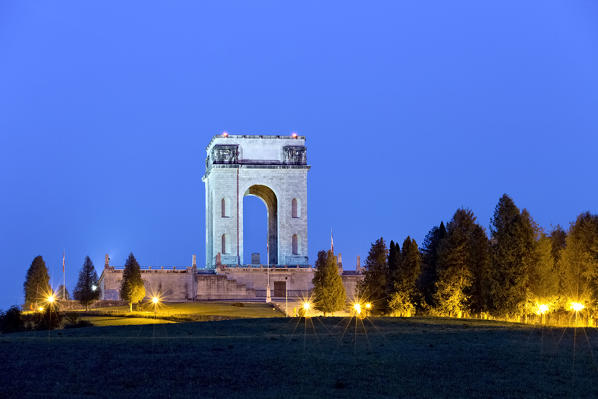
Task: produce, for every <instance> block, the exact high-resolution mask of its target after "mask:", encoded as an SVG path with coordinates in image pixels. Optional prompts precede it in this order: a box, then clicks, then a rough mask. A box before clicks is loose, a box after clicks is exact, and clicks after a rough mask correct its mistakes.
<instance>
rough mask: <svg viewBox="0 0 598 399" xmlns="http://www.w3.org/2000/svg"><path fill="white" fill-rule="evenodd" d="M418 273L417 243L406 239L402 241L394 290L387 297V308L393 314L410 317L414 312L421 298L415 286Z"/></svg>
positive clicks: (418, 255) (419, 264) (419, 263)
mask: <svg viewBox="0 0 598 399" xmlns="http://www.w3.org/2000/svg"><path fill="white" fill-rule="evenodd" d="M397 247H398V244H397ZM389 259H390V256H389ZM420 271H421V258H420V253H419V249H418V248H417V243H416V242H415V240H413V239H411V238H410V237H407V238H406V239H405V241H403V248H402V250H401V257H400V265H399V268H398V272H397V273H396V280H395V281H394V290H393V292H392V294H391V295H390V297H389V305H388V307H389V308H390V310H391V311H392V312H393V313H398V314H399V315H401V316H411V314H412V313H413V312H414V310H415V306H416V305H417V304H418V302H419V301H420V297H421V296H420V295H419V291H418V290H417V284H416V283H417V278H418V276H419V274H420Z"/></svg>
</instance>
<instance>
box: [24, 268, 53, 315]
mask: <svg viewBox="0 0 598 399" xmlns="http://www.w3.org/2000/svg"><path fill="white" fill-rule="evenodd" d="M23 288H24V289H25V304H26V305H28V306H30V307H31V306H34V307H35V308H37V303H38V302H41V301H43V300H44V299H45V297H46V296H47V295H48V294H50V293H51V289H50V276H49V275H48V268H47V267H46V262H44V259H43V258H42V257H41V256H36V257H35V258H34V259H33V262H31V266H29V269H28V270H27V276H26V277H25V283H24V284H23Z"/></svg>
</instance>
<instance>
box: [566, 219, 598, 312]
mask: <svg viewBox="0 0 598 399" xmlns="http://www.w3.org/2000/svg"><path fill="white" fill-rule="evenodd" d="M559 268H560V270H561V272H562V282H561V285H562V295H563V297H564V298H565V299H566V300H568V301H576V302H582V303H584V304H585V305H586V306H588V305H592V304H593V305H595V304H597V303H598V216H597V215H591V214H590V213H589V212H585V213H582V214H581V215H579V216H578V217H577V220H576V221H575V223H573V224H572V225H571V227H570V229H569V234H567V244H566V246H565V249H564V250H563V251H562V252H561V257H560V259H559Z"/></svg>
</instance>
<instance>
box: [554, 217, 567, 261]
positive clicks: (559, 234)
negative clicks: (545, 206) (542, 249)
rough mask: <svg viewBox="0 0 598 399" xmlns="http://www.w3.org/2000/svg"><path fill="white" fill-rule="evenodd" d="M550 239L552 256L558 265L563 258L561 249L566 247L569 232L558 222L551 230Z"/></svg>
mask: <svg viewBox="0 0 598 399" xmlns="http://www.w3.org/2000/svg"><path fill="white" fill-rule="evenodd" d="M550 241H551V244H552V245H551V247H552V252H551V253H552V258H553V259H554V264H555V265H556V264H558V262H559V259H560V258H561V251H562V250H563V249H565V246H566V244H567V233H566V232H565V230H563V228H562V227H561V226H560V225H558V224H557V225H556V226H555V227H554V229H552V231H551V232H550Z"/></svg>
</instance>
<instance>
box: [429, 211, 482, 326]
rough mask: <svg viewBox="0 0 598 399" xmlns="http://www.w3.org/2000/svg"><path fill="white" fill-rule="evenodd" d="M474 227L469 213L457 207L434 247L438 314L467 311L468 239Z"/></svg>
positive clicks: (470, 257) (447, 314) (453, 313)
mask: <svg viewBox="0 0 598 399" xmlns="http://www.w3.org/2000/svg"><path fill="white" fill-rule="evenodd" d="M474 228H475V218H474V216H473V213H472V212H471V211H469V210H465V209H458V210H457V211H456V212H455V215H454V216H453V219H452V220H451V221H450V223H449V224H448V226H447V234H446V238H445V239H444V240H442V243H441V245H440V248H439V250H438V260H437V262H438V264H437V267H438V280H437V281H436V293H435V298H434V301H435V303H436V304H437V307H436V310H437V312H438V313H439V314H440V315H443V316H449V317H450V316H457V317H461V316H462V315H463V314H464V313H466V312H467V311H468V310H469V308H468V304H469V299H470V296H469V295H468V292H469V290H470V287H471V285H472V282H473V274H472V255H471V252H472V251H471V242H470V239H471V233H472V231H473V230H474Z"/></svg>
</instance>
